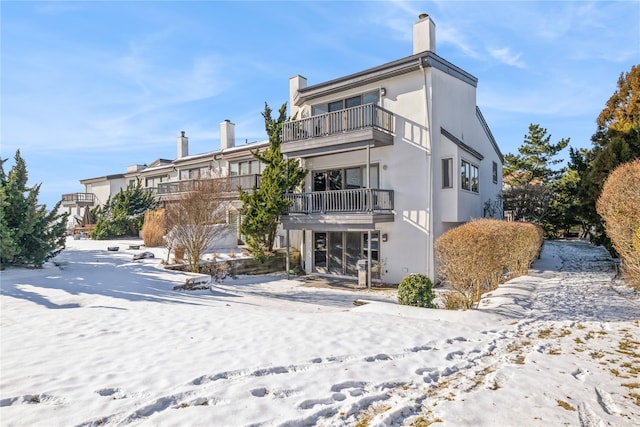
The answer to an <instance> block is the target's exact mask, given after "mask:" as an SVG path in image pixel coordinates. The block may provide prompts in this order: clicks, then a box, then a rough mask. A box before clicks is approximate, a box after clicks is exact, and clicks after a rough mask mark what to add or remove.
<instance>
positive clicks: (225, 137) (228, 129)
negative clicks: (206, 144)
mask: <svg viewBox="0 0 640 427" xmlns="http://www.w3.org/2000/svg"><path fill="white" fill-rule="evenodd" d="M235 145H236V125H235V124H233V123H231V120H229V119H226V120H225V121H224V122H222V123H220V149H221V150H224V149H225V148H231V147H235Z"/></svg>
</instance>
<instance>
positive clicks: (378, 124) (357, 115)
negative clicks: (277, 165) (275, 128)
mask: <svg viewBox="0 0 640 427" xmlns="http://www.w3.org/2000/svg"><path fill="white" fill-rule="evenodd" d="M367 128H374V129H379V130H383V131H385V132H388V133H393V132H394V117H393V113H392V112H391V111H388V110H385V109H384V108H382V107H379V106H377V105H376V104H365V105H359V106H357V107H351V108H347V109H344V110H340V111H333V112H331V113H326V114H321V115H318V116H313V117H309V118H306V119H301V120H294V121H291V122H286V123H284V125H283V128H282V141H283V142H292V141H300V140H304V139H309V138H317V137H322V136H329V135H336V134H340V133H344V132H350V131H355V130H361V129H367Z"/></svg>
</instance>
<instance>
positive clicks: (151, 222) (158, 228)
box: [142, 209, 167, 247]
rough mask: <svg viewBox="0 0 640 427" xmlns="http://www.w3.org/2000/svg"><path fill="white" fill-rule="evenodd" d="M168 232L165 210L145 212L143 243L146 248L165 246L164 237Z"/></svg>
mask: <svg viewBox="0 0 640 427" xmlns="http://www.w3.org/2000/svg"><path fill="white" fill-rule="evenodd" d="M166 232H167V229H166V221H165V217H164V209H156V210H153V211H147V212H145V214H144V223H143V224H142V241H143V242H144V245H145V246H147V247H154V246H164V240H163V237H164V235H165V234H166Z"/></svg>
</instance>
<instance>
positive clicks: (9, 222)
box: [0, 150, 68, 267]
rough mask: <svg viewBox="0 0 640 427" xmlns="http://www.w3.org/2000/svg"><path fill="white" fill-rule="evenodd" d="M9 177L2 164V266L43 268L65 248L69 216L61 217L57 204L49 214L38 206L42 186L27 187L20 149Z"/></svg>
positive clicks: (0, 235) (0, 190) (0, 224)
mask: <svg viewBox="0 0 640 427" xmlns="http://www.w3.org/2000/svg"><path fill="white" fill-rule="evenodd" d="M14 159H15V164H14V166H13V167H12V168H11V171H10V172H9V175H6V174H5V172H4V162H5V161H6V160H2V162H1V163H0V184H1V187H0V238H2V244H1V246H0V249H1V252H0V264H1V265H2V266H3V267H4V266H7V265H29V266H34V267H42V265H43V264H44V263H45V262H46V261H47V260H49V259H51V258H52V257H54V256H55V255H57V254H58V253H59V252H60V251H62V250H63V249H64V245H65V234H66V222H67V216H68V214H67V213H64V214H59V213H58V208H59V207H60V202H58V203H57V204H56V205H55V206H54V208H53V209H52V210H51V211H50V212H47V210H46V205H40V204H38V195H39V193H40V184H38V185H35V186H33V187H28V186H27V182H28V173H27V166H26V163H25V162H24V160H23V159H22V157H21V156H20V150H18V151H16V155H15V158H14Z"/></svg>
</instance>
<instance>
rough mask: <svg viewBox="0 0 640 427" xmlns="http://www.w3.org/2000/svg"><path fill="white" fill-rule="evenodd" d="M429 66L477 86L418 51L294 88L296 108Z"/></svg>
mask: <svg viewBox="0 0 640 427" xmlns="http://www.w3.org/2000/svg"><path fill="white" fill-rule="evenodd" d="M421 66H422V67H433V68H435V69H437V70H440V71H442V72H444V73H447V74H449V75H451V76H453V77H455V78H457V79H459V80H461V81H463V82H465V83H467V84H470V85H471V86H473V87H477V86H478V79H477V78H476V77H475V76H473V75H471V74H469V73H467V72H466V71H464V70H463V69H462V68H459V67H457V66H455V65H453V64H452V63H450V62H449V61H447V60H445V59H443V58H441V57H440V56H438V55H436V54H435V53H433V52H422V53H418V54H415V55H411V56H407V57H405V58H402V59H398V60H396V61H392V62H388V63H386V64H382V65H379V66H377V67H373V68H369V69H367V70H363V71H360V72H357V73H354V74H349V75H347V76H343V77H339V78H337V79H333V80H328V81H326V82H323V83H318V84H315V85H312V86H307V87H305V88H300V89H298V93H297V95H296V102H295V103H296V105H300V104H301V103H302V102H304V101H307V100H310V99H314V98H318V97H321V96H325V95H329V94H332V93H335V92H340V91H343V90H346V89H350V88H352V87H358V86H362V85H364V84H367V83H373V82H376V81H379V80H383V79H387V78H390V77H394V76H397V75H401V74H406V73H409V72H412V71H416V70H419V69H420V67H421Z"/></svg>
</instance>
